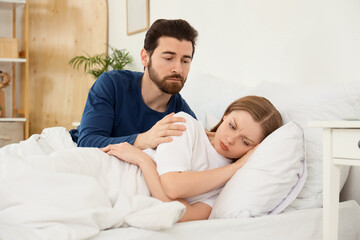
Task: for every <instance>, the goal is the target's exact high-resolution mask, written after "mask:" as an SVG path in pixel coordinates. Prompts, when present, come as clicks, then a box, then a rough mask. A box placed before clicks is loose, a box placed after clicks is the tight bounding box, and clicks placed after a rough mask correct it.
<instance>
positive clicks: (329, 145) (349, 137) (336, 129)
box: [308, 120, 360, 240]
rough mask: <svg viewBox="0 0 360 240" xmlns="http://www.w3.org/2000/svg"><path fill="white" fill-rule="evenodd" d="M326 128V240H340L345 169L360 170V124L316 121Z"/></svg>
mask: <svg viewBox="0 0 360 240" xmlns="http://www.w3.org/2000/svg"><path fill="white" fill-rule="evenodd" d="M308 126H309V127H318V128H323V239H326V240H337V239H338V217H339V188H340V167H341V165H348V166H360V120H359V121H346V120H344V121H329V122H325V121H324V122H322V121H319V122H318V121H314V122H309V123H308Z"/></svg>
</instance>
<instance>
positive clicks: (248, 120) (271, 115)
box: [211, 96, 283, 159]
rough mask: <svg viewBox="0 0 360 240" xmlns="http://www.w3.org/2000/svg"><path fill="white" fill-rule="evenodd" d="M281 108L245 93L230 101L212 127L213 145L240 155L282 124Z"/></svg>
mask: <svg viewBox="0 0 360 240" xmlns="http://www.w3.org/2000/svg"><path fill="white" fill-rule="evenodd" d="M282 124H283V123H282V118H281V115H280V113H279V111H278V110H277V109H276V108H275V107H274V105H272V103H271V102H270V101H269V100H267V99H266V98H264V97H260V96H246V97H242V98H240V99H238V100H236V101H234V102H233V103H231V104H230V105H229V106H228V107H227V109H226V110H225V113H224V115H223V117H222V119H221V120H220V122H219V123H218V124H217V125H216V126H215V127H214V128H213V129H211V131H212V132H215V137H214V139H213V146H214V147H215V149H216V150H217V152H219V153H220V154H221V155H223V156H225V157H228V158H233V159H236V158H239V157H241V156H242V155H244V154H245V153H246V152H247V151H249V150H250V149H252V148H253V147H255V146H256V145H257V144H259V143H260V142H261V141H262V140H264V138H266V137H267V136H268V135H269V134H271V133H272V132H273V131H275V130H276V129H277V128H279V127H280V126H282Z"/></svg>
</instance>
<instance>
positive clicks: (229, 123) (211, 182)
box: [102, 96, 282, 221]
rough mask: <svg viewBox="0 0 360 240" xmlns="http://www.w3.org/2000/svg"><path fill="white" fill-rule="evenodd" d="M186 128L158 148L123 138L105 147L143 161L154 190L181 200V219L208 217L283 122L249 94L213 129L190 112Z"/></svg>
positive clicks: (165, 197) (168, 198)
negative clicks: (223, 190) (139, 145)
mask: <svg viewBox="0 0 360 240" xmlns="http://www.w3.org/2000/svg"><path fill="white" fill-rule="evenodd" d="M178 115H179V116H182V117H184V118H185V119H186V123H185V126H186V129H187V130H186V131H185V132H184V133H183V134H182V135H181V136H175V137H173V141H172V142H170V143H163V144H160V145H159V146H158V147H157V149H156V150H145V151H141V150H140V149H137V148H136V147H134V146H132V145H130V144H127V143H121V144H116V145H109V146H107V147H105V148H103V149H102V150H103V151H104V152H106V153H107V154H109V155H112V156H115V157H117V158H119V159H121V160H123V161H126V162H129V163H132V164H135V165H137V166H139V168H140V169H141V171H142V174H143V176H144V178H145V181H146V183H147V185H148V187H149V190H150V192H151V195H152V196H153V197H155V198H157V199H160V200H162V201H174V200H178V201H180V202H182V203H183V204H185V206H186V212H185V214H184V216H183V217H182V218H181V219H180V221H190V220H200V219H207V218H208V217H209V215H210V213H211V210H212V206H213V204H214V202H215V199H216V197H217V194H218V193H219V192H220V190H221V187H222V186H223V185H224V184H225V183H226V182H227V181H228V180H229V179H230V178H231V177H232V176H233V175H234V174H235V172H236V171H237V170H238V169H239V168H241V167H242V166H243V165H244V164H245V162H246V161H247V159H248V157H249V156H250V155H251V153H252V152H253V151H254V150H255V148H256V146H257V145H258V144H259V143H260V142H261V141H262V140H263V139H264V138H265V137H266V136H268V135H269V134H270V133H272V132H273V131H274V130H276V129H277V128H279V127H280V126H281V125H282V119H281V115H280V113H279V112H278V111H277V110H276V108H275V107H274V106H273V105H272V104H271V103H270V102H269V101H268V100H267V99H265V98H263V97H259V96H246V97H243V98H240V99H238V100H236V101H235V102H233V103H232V104H230V106H229V107H228V108H227V109H226V110H225V113H224V115H223V117H222V119H221V121H220V122H219V123H218V124H217V125H216V126H215V127H214V128H213V129H212V130H211V131H210V132H208V131H206V130H205V129H204V128H203V126H202V125H201V123H200V122H198V121H197V120H195V119H193V118H192V117H191V116H190V115H188V114H186V113H178Z"/></svg>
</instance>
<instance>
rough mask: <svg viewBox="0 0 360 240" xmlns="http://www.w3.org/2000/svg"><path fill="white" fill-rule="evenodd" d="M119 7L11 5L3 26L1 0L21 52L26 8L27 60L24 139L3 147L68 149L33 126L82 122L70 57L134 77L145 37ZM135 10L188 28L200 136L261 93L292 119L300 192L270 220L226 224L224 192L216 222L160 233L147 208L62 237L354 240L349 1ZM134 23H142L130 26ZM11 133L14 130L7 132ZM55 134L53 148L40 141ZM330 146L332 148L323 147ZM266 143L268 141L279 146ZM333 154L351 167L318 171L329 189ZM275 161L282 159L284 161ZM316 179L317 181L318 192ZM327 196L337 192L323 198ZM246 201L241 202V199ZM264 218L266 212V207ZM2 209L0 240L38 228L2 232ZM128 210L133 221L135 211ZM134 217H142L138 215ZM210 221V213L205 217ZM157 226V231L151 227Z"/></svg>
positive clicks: (353, 29) (353, 36)
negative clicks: (121, 63) (110, 57)
mask: <svg viewBox="0 0 360 240" xmlns="http://www.w3.org/2000/svg"><path fill="white" fill-rule="evenodd" d="M127 1H130V0H107V1H106V0H101V1H96V0H91V1H89V0H81V1H71V0H65V1H50V0H26V1H25V0H24V1H23V2H25V3H20V4H16V5H14V6H15V8H16V11H18V13H17V15H18V18H20V19H17V20H14V19H13V16H12V13H13V10H12V9H13V5H12V4H13V3H10V4H9V2H22V1H21V0H20V1H18V0H0V26H1V27H0V37H6V38H12V37H13V31H14V28H13V25H14V24H13V22H14V21H15V22H16V23H15V25H16V26H17V27H16V28H15V30H16V29H17V30H16V31H17V32H18V35H20V36H22V37H20V43H19V44H20V50H21V49H22V51H21V52H23V49H24V46H25V45H24V39H23V38H24V37H23V36H24V34H23V33H21V28H22V26H23V22H22V21H23V19H22V18H23V17H22V14H24V13H23V11H25V12H26V11H27V10H25V9H26V8H25V6H27V7H28V17H29V26H28V30H29V33H28V34H29V36H28V40H27V41H28V51H29V53H28V58H27V63H26V64H28V96H27V97H26V96H25V99H26V98H28V102H26V104H27V105H28V113H27V114H23V115H24V116H20V115H19V116H18V118H21V119H22V118H23V117H25V116H27V117H25V118H26V121H25V122H27V124H29V126H28V130H25V133H24V135H23V136H21V137H20V139H19V138H16V140H14V141H13V142H18V141H20V140H22V138H24V137H25V136H31V135H33V134H38V135H40V134H41V135H40V136H44V137H43V138H44V139H45V140H44V142H43V143H42V144H43V145H41V146H45V145H46V146H47V147H51V148H53V149H65V148H71V147H73V146H72V145H71V143H68V142H66V141H67V140H66V139H65V137H64V136H63V135H64V134H63V133H58V132H50V131H48V132H45V133H44V132H43V133H42V131H43V129H47V128H51V127H64V128H65V129H66V130H70V129H71V128H74V125H73V123H74V122H79V121H80V119H81V114H82V111H83V107H84V104H85V101H86V97H87V92H88V90H89V88H90V87H91V85H92V84H93V82H94V80H93V78H92V77H91V76H89V75H86V74H84V73H83V72H82V71H77V70H76V69H73V68H72V67H71V66H69V64H68V61H69V60H70V59H71V58H72V57H74V56H77V55H82V54H84V53H85V52H86V53H89V54H90V55H91V54H98V53H102V52H106V50H107V44H108V45H110V46H113V47H115V48H118V49H127V50H128V51H129V52H130V55H131V56H132V57H133V59H134V61H133V63H132V64H130V65H129V69H130V70H135V71H142V70H143V67H142V65H141V62H140V50H141V48H142V46H143V39H144V35H145V31H144V29H142V27H140V28H139V29H140V31H136V30H135V31H130V32H129V29H128V26H127V24H128V22H127V20H128V19H130V16H129V14H130V11H129V9H127ZM137 2H138V3H139V4H145V9H143V8H139V9H141V11H139V12H141V13H143V14H142V17H144V15H146V14H148V15H147V16H146V17H148V19H149V22H150V24H151V23H152V22H153V21H155V20H156V19H159V18H169V19H176V18H182V19H185V20H187V21H189V22H190V23H191V24H192V25H193V26H194V27H195V28H196V29H197V30H198V31H199V38H198V41H197V44H196V52H195V56H194V59H193V62H192V65H191V70H190V74H189V76H188V79H187V83H186V84H185V87H184V89H183V90H182V92H181V94H182V96H183V97H184V98H185V99H186V100H187V102H188V104H189V105H190V106H191V108H192V109H193V110H194V112H195V113H196V115H197V117H198V119H199V120H200V121H202V122H203V124H204V127H206V128H210V127H211V126H213V125H214V124H215V123H217V120H218V119H219V118H221V116H222V114H223V110H224V109H225V106H227V105H228V104H229V103H230V102H231V101H233V100H235V99H237V98H239V97H240V96H245V95H249V94H255V95H262V96H265V97H267V98H268V99H269V100H271V101H272V102H273V103H274V105H275V106H276V107H277V108H278V109H279V111H280V112H281V114H282V116H283V118H284V121H285V122H286V123H287V122H292V121H294V122H296V123H297V124H298V125H299V126H301V128H302V130H303V134H304V140H303V143H302V144H303V145H302V146H303V147H304V149H305V150H298V151H297V155H295V150H293V152H291V153H293V156H297V157H299V158H301V156H303V157H304V158H305V159H306V164H307V178H306V182H305V183H303V185H301V189H299V191H298V192H297V193H296V196H294V198H295V199H292V198H290V197H289V198H286V199H288V201H290V200H291V201H290V202H289V203H287V205H286V209H285V211H284V212H282V213H281V214H276V215H271V214H269V215H268V214H265V215H268V216H262V217H251V218H231V217H230V216H231V214H234V211H235V210H234V209H233V208H227V207H226V206H227V205H229V203H233V202H234V201H235V202H236V201H239V199H242V197H243V196H244V195H232V193H230V194H229V195H231V196H230V197H229V196H227V195H226V193H224V194H223V196H222V200H221V201H222V202H220V200H219V208H217V210H219V209H220V210H221V212H222V213H221V214H219V213H218V214H217V216H218V218H226V219H212V220H209V221H195V222H188V223H173V222H171V221H170V222H171V224H170V225H169V222H166V224H167V225H166V224H164V226H165V225H166V226H165V227H164V226H163V225H161V223H160V220H159V223H158V224H159V226H149V225H148V222H149V221H154V215H153V213H152V212H149V214H148V215H146V216H147V217H148V219H146V218H145V220H143V221H142V222H141V223H138V218H139V217H138V215H135V214H134V215H132V216H128V219H127V220H126V218H125V220H124V221H125V222H126V221H128V222H126V224H127V225H126V224H124V225H125V226H130V227H124V225H121V224H123V223H121V224H120V223H119V222H117V224H118V225H119V226H120V225H121V226H122V227H120V228H113V229H105V228H104V227H103V226H100V225H101V224H97V221H98V219H101V218H100V217H99V216H100V215H101V214H104V213H101V214H99V216H98V215H96V216H94V217H93V222H92V221H89V222H86V221H85V220H83V221H82V222H81V223H82V224H83V228H81V227H79V228H76V227H70V228H69V229H68V230H67V234H70V235H71V234H72V236H82V237H83V238H84V239H85V238H87V239H96V240H104V239H114V238H121V239H147V238H149V239H171V237H172V238H175V239H205V238H206V239H219V238H224V239H239V238H241V239H264V236H267V237H268V239H284V240H285V239H309V240H315V239H326V240H328V239H342V240H352V239H354V240H359V239H360V207H359V204H360V190H359V186H358V183H359V181H360V167H359V166H360V164H359V161H358V160H359V159H360V146H359V147H358V145H357V144H360V142H359V141H360V133H359V128H360V126H359V125H360V123H359V121H360V81H359V78H360V68H359V65H360V15H359V14H358V12H359V10H360V2H359V1H356V0H350V1H341V0H332V1H325V0H319V1H310V0H306V1H300V0H296V1H286V0H273V1H247V0H240V1H238V0H228V1H214V0H210V1H205V0H201V1H190V0H183V1H175V0H167V1H164V0H137ZM146 4H147V7H148V8H146ZM142 7H143V5H142ZM143 10H144V12H143ZM146 17H145V18H144V19H145V21H146ZM144 19H143V18H141V21H144ZM145 25H147V23H145ZM135 28H137V27H135ZM129 33H130V34H129ZM25 49H26V47H25ZM22 64H23V63H15V64H13V63H10V64H9V63H7V62H3V61H2V62H0V70H1V71H3V72H10V73H12V74H14V75H12V74H11V78H14V79H17V80H15V81H14V79H12V80H11V81H10V82H9V87H7V88H3V89H2V91H3V92H4V96H5V103H6V116H5V118H13V111H12V110H11V109H14V108H13V106H12V104H13V102H14V100H12V99H13V94H14V93H13V91H14V90H13V89H14V85H13V84H14V83H16V82H17V83H18V84H17V86H15V88H20V86H22V82H21V81H22V80H21V79H24V76H26V73H25V70H24V69H23V68H25V69H26V65H25V64H23V65H22ZM14 65H16V66H15V68H14V67H13V66H14ZM14 69H15V71H14ZM14 72H15V73H14ZM0 90H1V89H0ZM24 91H25V92H26V90H21V89H16V93H17V94H19V95H20V100H16V101H18V102H21V101H23V100H21V97H24V94H25V93H24ZM0 102H1V101H0ZM20 108H22V106H20ZM9 109H10V110H9ZM25 112H26V111H25ZM0 119H1V118H0ZM349 120H352V121H349ZM323 121H327V122H328V121H331V123H332V124H335V123H334V122H333V121H336V123H337V124H339V122H340V123H343V124H342V125H341V127H339V126H335V125H336V124H335V125H334V126H333V127H325V130H324V135H323V129H322V127H321V126H322V125H321V122H322V124H325V125H326V123H324V122H323ZM344 122H345V123H344ZM348 123H353V125H351V124H350V125H351V126H350V127H348V129H347V128H346V125H349V124H348ZM5 124H6V121H0V131H1V132H0V143H1V141H2V140H3V139H1V137H2V136H3V131H5V130H3V129H6V128H5V127H4V126H5ZM17 124H19V123H17ZM331 128H335V129H338V130H341V131H344V132H345V133H347V134H348V135H336V136H340V138H336V137H335V135H334V137H333V136H330V137H329V136H327V135H326V132H327V131H328V130H326V129H331ZM12 129H14V128H12ZM15 129H22V128H21V127H20V128H19V127H18V126H17V127H15ZM7 131H9V130H7ZM11 131H13V130H11ZM26 131H28V133H26ZM331 131H333V130H331ZM336 131H337V130H336ZM336 131H334V134H335V132H336ZM43 134H44V135H43ZM290 135H291V134H290ZM54 136H57V137H58V138H59V139H60V140H61V141H62V140H63V142H61V141H60V140H59V141H58V142H56V141H53V140H49V139H50V138H53V137H54ZM290 137H293V135H291V136H289V138H290ZM25 138H26V137H25ZM330 138H333V140H331V141H330V143H329V146H328V147H324V146H327V145H326V143H328V142H329V139H330ZM5 140H6V139H5ZM282 140H283V139H282ZM273 141H275V140H273ZM333 141H334V143H335V142H336V145H335V144H334V146H333V145H332V144H333ZM9 143H10V142H9ZM276 143H277V144H279V143H280V141H277V142H276ZM274 144H275V143H274ZM282 144H284V143H283V142H282ZM350 144H352V145H351V149H350V148H348V147H346V146H349V145H350ZM24 146H25V143H24V144H23V145H22V146H20V145H13V147H7V148H3V149H2V151H1V150H0V159H1V158H2V157H4V156H5V154H6V153H7V152H9V151H19V153H20V152H21V151H23V152H22V154H25V153H27V154H35V150H34V149H32V150H30V148H26V150H23V148H24ZM29 146H35V145H29ZM39 146H40V145H39ZM41 146H40V147H41ZM339 146H340V147H339ZM36 147H38V145H36ZM332 147H334V149H339V148H340V153H338V155H334V158H336V159H340V160H344V159H345V160H348V159H350V161H348V162H345V161H339V162H338V163H337V165H334V166H333V165H329V168H327V169H330V170H329V172H331V174H333V175H331V176H335V177H338V178H339V181H338V182H336V181H335V183H334V182H329V181H327V180H325V178H326V177H329V175H326V174H329V172H327V170H326V171H325V173H326V174H324V176H323V168H324V169H325V167H326V166H328V165H325V164H323V159H324V158H326V159H331V160H332V157H333V155H331V154H328V152H329V151H330V150H329V149H331V148H332ZM274 148H275V147H274ZM300 149H301V148H300ZM349 149H350V150H349ZM265 150H266V151H265ZM27 151H28V152H27ZM263 151H264V153H263V154H265V155H266V154H272V153H274V149H268V148H265V147H264V150H263ZM289 151H290V150H289ZM351 151H352V152H351ZM284 152H286V151H285V150H284ZM301 154H303V155H301ZM280 155H281V156H284V158H285V157H287V156H285V153H282V154H280ZM345 155H346V156H345ZM261 157H262V158H265V157H264V156H261ZM259 158H260V153H259ZM274 159H275V158H274ZM15 160H16V159H15V158H14V161H15ZM274 161H275V160H274ZM342 165H344V166H342ZM351 165H353V166H351ZM337 166H341V167H339V168H338V167H337ZM340 172H341V174H340ZM323 177H324V179H323ZM239 178H240V177H239ZM323 181H324V183H326V185H325V186H323ZM229 183H230V182H229ZM228 186H229V187H228V189H230V188H231V189H232V190H233V191H234V188H235V187H230V184H229V185H228ZM231 186H233V185H231ZM238 187H239V188H240V186H238ZM256 187H257V190H258V191H256V195H254V196H253V195H251V196H253V197H254V198H255V197H257V198H259V197H261V198H264V195H262V194H264V193H267V192H266V191H265V190H264V185H262V184H259V185H258V186H256ZM294 188H295V187H293V188H292V189H294ZM1 189H2V188H1V186H0V193H1V194H2V193H4V192H2V191H1ZM323 189H326V191H327V192H325V193H326V196H328V194H332V196H338V195H339V192H340V201H341V203H340V207H339V208H340V210H339V215H337V211H336V210H337V205H336V204H337V199H336V197H335V198H334V197H332V198H327V197H326V198H324V199H326V201H327V202H326V204H328V205H326V206H331V209H330V210H329V211H328V212H327V214H328V213H329V215H325V216H328V217H326V219H323V214H322V213H323V211H322V207H323ZM334 189H338V191H336V192H334ZM246 191H247V189H244V188H240V190H239V192H241V193H243V194H249V192H248V191H247V192H246ZM65 193H66V192H65ZM0 196H1V195H0ZM248 196H250V195H248ZM272 196H275V194H274V195H272ZM248 199H249V201H251V200H252V199H251V197H248ZM329 199H331V200H329ZM270 200H271V199H270ZM270 200H269V201H270ZM329 204H330V205H329ZM250 205H251V204H250ZM221 207H222V208H221ZM164 209H165V208H164ZM271 209H273V208H271ZM262 210H263V209H262ZM173 211H175V210H173ZM264 211H265V212H267V213H268V212H269V211H270V210H269V209H266V210H264ZM1 212H2V211H1V210H0V237H1V236H3V237H8V236H17V237H18V236H22V239H31V236H32V237H33V236H39V235H37V234H38V232H37V231H35V230H34V229H29V226H31V224H34V226H35V225H36V224H35V223H32V222H28V223H27V224H25V223H26V220H21V221H24V222H25V223H24V222H22V223H24V225H23V226H26V227H24V228H16V227H11V228H9V227H8V226H7V225H6V224H4V223H6V222H3V221H2V220H4V219H6V218H5V217H6V214H5V213H4V212H3V213H1ZM134 212H135V213H136V211H135V210H134ZM249 212H251V211H250V210H249ZM140 213H142V214H144V213H143V212H141V211H139V214H140ZM235 215H236V214H235ZM240 215H241V214H240ZM74 216H77V217H78V216H80V215H74ZM101 216H102V217H103V218H102V219H106V221H105V220H104V222H111V221H110V220H109V218H105V217H104V215H101ZM214 216H216V213H215V211H214ZM238 216H239V214H238ZM39 219H41V218H39ZM74 219H75V217H74ZM130 219H132V220H133V222H131V221H130ZM134 219H135V220H136V223H134V221H135V220H134ZM149 219H150V220H149ZM151 219H152V220H151ZM155 219H156V218H155ZM164 219H165V218H164ZM66 221H67V220H66ZM66 221H65V220H64V221H63V223H64V224H66V223H67V222H66ZM73 221H75V220H69V225H71V224H73V223H74V222H73ZM119 221H120V220H119ZM14 222H16V221H14ZM19 222H20V220H19ZM94 222H96V223H94ZM75 223H77V222H76V221H75ZM109 224H110V223H109ZM137 224H138V225H137ZM323 224H325V225H323ZM331 224H332V225H331ZM160 225H161V226H160ZM36 226H38V225H36ZM328 226H332V227H330V228H329V227H328ZM337 226H338V227H337ZM156 227H158V228H161V229H163V230H160V231H159V230H153V229H156ZM54 229H55V228H54ZM86 229H88V230H86ZM15 232H16V233H15ZM53 233H54V231H52V230H51V229H50V228H49V231H48V232H45V233H44V235H43V237H44V239H46V236H47V234H49V235H51V234H53ZM1 234H3V235H1ZM65 235H66V234H65ZM65 235H64V236H65ZM66 239H74V238H72V237H69V238H66Z"/></svg>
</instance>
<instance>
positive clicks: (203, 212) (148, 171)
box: [101, 143, 212, 222]
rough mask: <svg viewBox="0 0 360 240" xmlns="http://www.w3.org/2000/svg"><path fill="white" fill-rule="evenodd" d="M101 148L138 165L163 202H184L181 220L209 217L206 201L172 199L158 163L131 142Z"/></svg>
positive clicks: (209, 210) (147, 182)
mask: <svg viewBox="0 0 360 240" xmlns="http://www.w3.org/2000/svg"><path fill="white" fill-rule="evenodd" d="M101 150H103V151H104V152H106V153H107V154H109V155H112V156H115V157H117V158H119V159H120V160H123V161H126V162H128V163H131V164H136V165H138V166H139V167H140V169H141V171H142V173H143V176H144V178H145V181H146V184H147V185H148V187H149V190H150V192H151V195H152V196H153V197H155V198H157V199H159V200H161V201H163V202H170V201H174V200H176V201H179V202H181V203H183V204H184V205H185V206H186V212H185V214H184V215H183V216H182V218H181V219H180V220H179V222H185V221H194V220H204V219H208V218H209V216H210V213H211V210H212V208H211V207H210V206H209V205H207V204H205V203H202V202H197V203H194V204H189V203H187V202H186V201H185V200H184V199H174V200H173V199H170V198H169V197H168V196H167V195H166V194H165V192H164V190H163V188H162V185H161V181H160V177H159V174H158V172H157V171H156V164H155V163H154V161H153V160H152V159H151V157H150V156H149V155H147V154H146V153H144V152H143V151H141V150H140V149H138V148H136V147H134V146H132V145H130V144H129V143H120V144H116V145H109V146H107V147H105V148H102V149H101Z"/></svg>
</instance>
